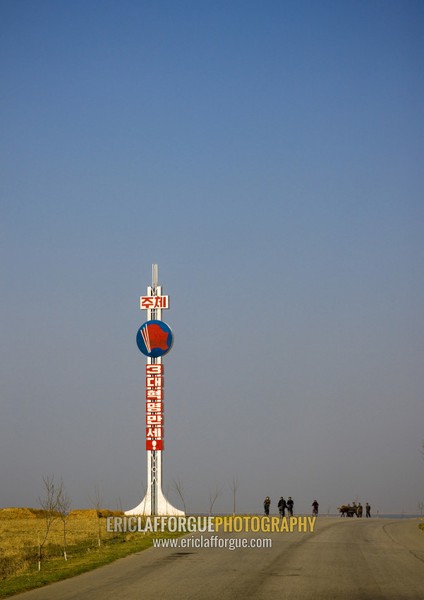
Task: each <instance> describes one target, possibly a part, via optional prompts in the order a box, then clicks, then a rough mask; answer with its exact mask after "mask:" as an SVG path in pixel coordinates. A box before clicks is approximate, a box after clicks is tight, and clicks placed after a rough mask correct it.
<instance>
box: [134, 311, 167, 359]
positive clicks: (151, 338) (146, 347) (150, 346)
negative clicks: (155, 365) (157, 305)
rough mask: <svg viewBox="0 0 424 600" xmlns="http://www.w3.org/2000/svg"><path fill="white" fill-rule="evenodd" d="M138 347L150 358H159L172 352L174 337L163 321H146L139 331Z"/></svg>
mask: <svg viewBox="0 0 424 600" xmlns="http://www.w3.org/2000/svg"><path fill="white" fill-rule="evenodd" d="M136 341H137V346H138V349H139V350H140V352H142V353H143V354H145V355H146V356H148V357H149V358H159V356H164V355H165V354H167V352H169V351H170V350H171V346H172V342H173V341H174V336H173V335H172V331H171V329H170V327H169V325H167V324H166V323H164V322H163V321H155V320H153V321H146V323H143V325H142V326H141V327H140V329H139V330H138V331H137V337H136Z"/></svg>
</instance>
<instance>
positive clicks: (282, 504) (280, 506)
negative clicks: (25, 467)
mask: <svg viewBox="0 0 424 600" xmlns="http://www.w3.org/2000/svg"><path fill="white" fill-rule="evenodd" d="M286 508H287V504H286V501H285V500H284V498H283V496H281V498H280V499H279V501H278V510H279V511H280V517H285V516H286Z"/></svg>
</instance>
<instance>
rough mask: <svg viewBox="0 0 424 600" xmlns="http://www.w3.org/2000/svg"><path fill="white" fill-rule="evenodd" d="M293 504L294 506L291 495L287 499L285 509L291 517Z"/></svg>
mask: <svg viewBox="0 0 424 600" xmlns="http://www.w3.org/2000/svg"><path fill="white" fill-rule="evenodd" d="M293 506H294V502H293V500H292V497H291V496H289V499H288V500H287V510H288V513H289V515H290V516H291V517H292V516H293Z"/></svg>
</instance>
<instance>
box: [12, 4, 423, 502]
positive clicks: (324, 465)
mask: <svg viewBox="0 0 424 600" xmlns="http://www.w3.org/2000/svg"><path fill="white" fill-rule="evenodd" d="M423 26H424V7H423V4H422V3H421V2H413V1H405V2H391V1H384V2H383V1H377V0H376V1H371V2H361V1H358V2H350V1H343V2H331V1H322V2H307V1H300V2H284V1H281V2H274V1H265V2H253V1H247V2H240V1H238V0H236V1H233V2H219V1H216V2H206V1H200V2H193V1H187V2H178V3H176V2H166V1H163V2H161V1H159V2H157V1H155V2H153V1H152V2H147V1H146V2H144V1H139V2H135V1H132V0H131V1H130V0H128V1H124V2H122V1H121V2H117V1H105V2H99V1H97V0H89V1H88V2H87V1H85V2H80V1H75V2H71V3H70V2H65V1H56V2H52V1H46V0H44V1H37V2H30V1H28V0H18V1H9V0H3V2H2V3H1V5H0V57H1V58H0V74H1V80H2V82H3V85H2V95H1V98H0V112H1V131H2V134H1V138H0V156H1V160H0V170H1V176H0V181H1V183H0V186H1V187H0V190H1V193H0V204H1V213H0V214H1V231H0V236H1V237H0V240H1V250H2V284H3V285H2V296H1V331H2V334H1V339H2V344H1V361H0V362H1V379H0V380H1V396H0V401H1V413H2V418H1V421H0V452H1V456H2V460H1V466H0V474H1V478H2V479H1V480H2V482H3V485H2V491H1V496H0V505H1V506H34V505H36V504H37V498H38V496H39V495H40V493H41V491H42V489H41V488H42V485H41V484H42V477H43V475H46V474H55V475H56V476H57V477H58V478H59V477H63V479H64V482H65V485H66V486H67V488H68V491H69V494H70V496H71V497H72V499H73V503H74V506H75V507H83V506H86V505H88V506H89V504H90V502H89V497H90V495H91V496H92V495H93V489H94V486H95V485H97V486H100V487H101V488H102V490H103V491H102V494H103V496H104V503H105V505H107V506H109V507H111V508H114V507H117V506H122V507H123V508H132V507H133V506H135V505H136V504H137V503H138V501H139V499H140V496H141V491H140V490H141V487H142V485H143V481H144V482H145V480H146V465H145V452H144V415H143V410H144V408H143V398H144V392H143V384H144V359H143V356H142V355H141V354H140V353H139V352H138V350H137V347H136V344H135V335H136V332H137V329H138V327H139V326H140V325H141V323H142V322H143V321H144V316H145V315H144V313H142V312H141V311H140V310H139V306H138V304H139V300H138V298H139V296H140V295H141V294H144V293H145V292H146V286H147V285H148V284H149V283H150V279H151V264H152V263H158V264H159V280H160V283H162V284H163V286H164V290H165V292H166V293H168V294H169V295H170V298H171V308H170V310H169V311H167V312H165V313H164V315H163V318H164V320H165V321H167V322H168V323H169V324H170V326H171V327H172V329H173V332H174V335H175V342H174V346H173V349H172V352H171V353H170V354H169V355H168V356H167V357H166V358H165V360H164V364H165V369H166V388H165V394H166V396H165V400H166V413H165V415H166V416H165V419H166V429H165V431H166V440H165V444H166V451H165V455H164V470H165V472H164V476H165V482H166V483H165V487H166V488H167V491H168V494H169V496H170V497H171V498H172V499H173V500H174V501H175V503H176V504H177V503H178V500H177V498H176V496H175V490H173V481H174V480H177V479H178V480H180V482H182V483H183V485H184V490H185V494H186V496H187V502H186V503H187V506H188V509H189V510H190V511H194V512H196V511H199V512H205V511H207V509H208V495H209V491H210V490H211V489H215V486H218V487H219V488H222V494H221V496H220V498H219V499H218V500H217V503H216V510H217V511H222V512H226V511H231V510H232V498H231V489H230V482H231V479H232V477H233V476H236V477H237V478H238V479H239V482H240V486H239V492H238V493H239V509H240V510H241V511H244V512H254V511H256V510H261V504H262V500H263V497H264V496H265V495H270V496H271V499H272V500H273V499H275V502H274V504H275V505H276V501H277V499H278V497H279V496H280V495H281V494H283V495H285V496H287V495H292V496H293V497H294V498H295V502H296V506H297V507H298V509H299V510H309V507H310V504H311V502H312V500H313V499H314V497H317V498H318V500H319V501H320V503H321V506H322V508H323V510H327V509H330V508H331V509H332V510H334V509H335V507H336V506H337V505H338V504H340V503H341V502H344V501H352V500H354V499H355V498H358V499H361V500H362V501H363V502H365V501H369V502H370V503H371V505H372V506H374V507H375V508H376V509H379V510H380V511H381V512H400V511H402V510H405V511H407V512H414V511H416V510H417V503H418V502H420V501H423V500H424V489H423V486H422V481H423V469H424V461H423V459H422V457H421V455H420V452H419V449H420V447H421V444H422V440H423V439H424V403H423V401H422V390H423V383H424V381H423V379H424V377H423V369H422V364H423V354H424V344H423V339H424V338H423V333H424V332H423V308H422V307H423V305H424V302H423V301H424V298H423V277H422V267H423V258H424V257H423V251H424V243H423V238H424V236H423V212H424V210H423V169H422V157H423V150H424V148H423V106H424V98H423V72H424V70H423V40H422V31H423Z"/></svg>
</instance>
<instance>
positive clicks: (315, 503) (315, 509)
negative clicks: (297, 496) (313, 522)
mask: <svg viewBox="0 0 424 600" xmlns="http://www.w3.org/2000/svg"><path fill="white" fill-rule="evenodd" d="M318 507H319V504H318V501H317V500H314V501H313V502H312V516H313V517H317V516H318Z"/></svg>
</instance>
